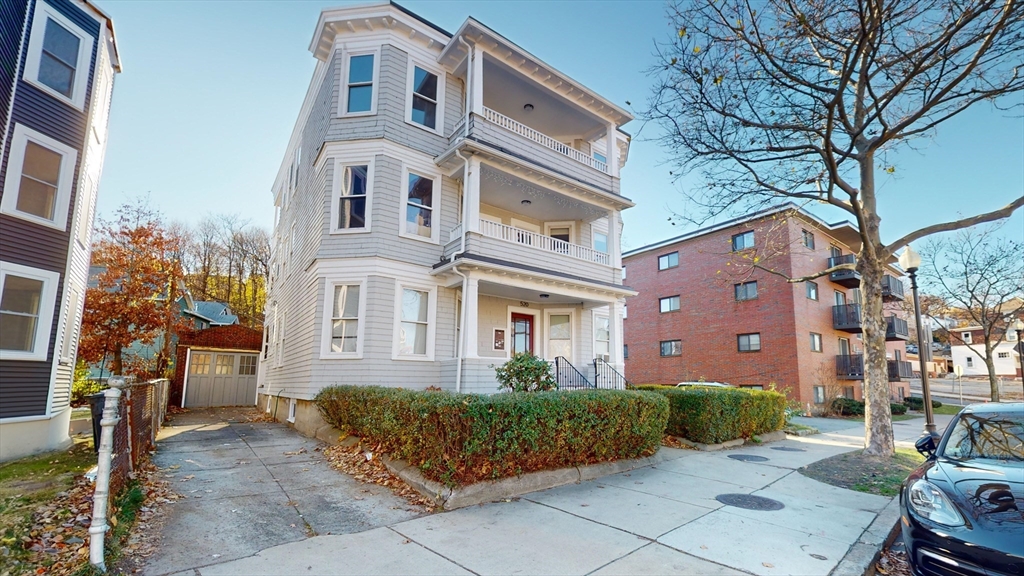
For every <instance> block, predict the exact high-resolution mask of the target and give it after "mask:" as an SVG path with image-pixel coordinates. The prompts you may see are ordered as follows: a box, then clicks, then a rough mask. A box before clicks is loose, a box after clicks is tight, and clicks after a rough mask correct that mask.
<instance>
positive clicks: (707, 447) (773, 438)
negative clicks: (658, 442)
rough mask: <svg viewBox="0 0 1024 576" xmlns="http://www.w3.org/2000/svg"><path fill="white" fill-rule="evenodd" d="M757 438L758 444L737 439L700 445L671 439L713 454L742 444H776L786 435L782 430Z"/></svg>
mask: <svg viewBox="0 0 1024 576" xmlns="http://www.w3.org/2000/svg"><path fill="white" fill-rule="evenodd" d="M757 437H758V438H759V439H760V440H761V441H760V442H754V441H753V440H751V439H749V438H748V439H743V438H737V439H735V440H727V441H725V442H722V443H721V444H701V443H700V442H694V441H692V440H687V439H686V438H680V437H678V436H673V438H675V439H676V440H679V441H680V442H681V443H683V444H686V445H687V446H689V447H690V448H693V449H694V450H700V451H702V452H714V451H715V450H725V449H726V448H738V447H740V446H743V445H744V444H751V445H755V446H756V445H758V444H764V443H766V442H778V441H779V440H785V439H786V433H785V432H783V431H782V430H776V431H775V432H769V433H767V434H759V435H758V436H757Z"/></svg>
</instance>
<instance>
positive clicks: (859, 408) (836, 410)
mask: <svg viewBox="0 0 1024 576" xmlns="http://www.w3.org/2000/svg"><path fill="white" fill-rule="evenodd" d="M832 413H833V414H835V415H837V416H863V415H864V403H863V402H861V401H860V400H854V399H853V398H836V399H835V400H833V401H832Z"/></svg>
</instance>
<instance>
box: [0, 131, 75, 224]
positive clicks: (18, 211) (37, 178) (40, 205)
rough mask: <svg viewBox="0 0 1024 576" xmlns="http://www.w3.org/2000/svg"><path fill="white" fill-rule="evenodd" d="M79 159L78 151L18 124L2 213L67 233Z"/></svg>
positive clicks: (5, 185) (12, 140) (9, 162)
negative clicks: (73, 180) (72, 187)
mask: <svg viewBox="0 0 1024 576" xmlns="http://www.w3.org/2000/svg"><path fill="white" fill-rule="evenodd" d="M77 158H78V151H77V150H75V149H74V148H71V147H70V146H67V145H66V144H63V143H61V142H58V141H57V140H54V139H53V138H50V137H49V136H46V135H44V134H41V133H39V132H36V131H35V130H32V129H30V128H27V127H25V126H24V125H22V124H16V125H15V126H14V134H13V135H12V137H11V154H10V158H9V160H8V170H7V176H6V177H5V179H4V195H3V199H2V200H0V212H3V213H4V214H9V215H11V216H15V217H17V218H20V219H22V220H28V221H30V222H34V223H36V224H41V225H43V226H48V227H50V228H56V229H58V230H62V231H63V230H64V229H65V228H66V227H67V221H68V211H69V206H70V202H71V182H72V179H73V178H74V170H75V162H76V161H77Z"/></svg>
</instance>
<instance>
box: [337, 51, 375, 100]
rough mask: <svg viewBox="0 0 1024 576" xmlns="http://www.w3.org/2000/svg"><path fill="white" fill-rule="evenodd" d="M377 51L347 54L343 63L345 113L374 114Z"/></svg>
mask: <svg viewBox="0 0 1024 576" xmlns="http://www.w3.org/2000/svg"><path fill="white" fill-rule="evenodd" d="M376 64H377V52H376V51H373V52H370V53H366V54H349V55H348V59H347V61H346V64H345V94H344V98H345V112H344V113H345V115H356V114H374V113H375V112H376V109H377V99H376V98H375V97H374V96H375V89H374V87H375V86H376V80H377V66H376Z"/></svg>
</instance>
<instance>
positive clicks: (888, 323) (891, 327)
mask: <svg viewBox="0 0 1024 576" xmlns="http://www.w3.org/2000/svg"><path fill="white" fill-rule="evenodd" d="M897 340H910V325H909V324H907V321H906V320H904V319H903V318H900V317H899V316H896V315H895V314H894V315H892V316H889V317H888V318H886V319H885V341H886V342H895V341H897Z"/></svg>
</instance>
